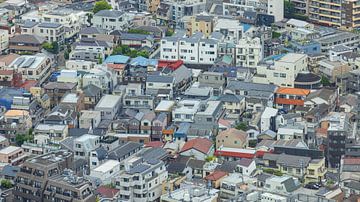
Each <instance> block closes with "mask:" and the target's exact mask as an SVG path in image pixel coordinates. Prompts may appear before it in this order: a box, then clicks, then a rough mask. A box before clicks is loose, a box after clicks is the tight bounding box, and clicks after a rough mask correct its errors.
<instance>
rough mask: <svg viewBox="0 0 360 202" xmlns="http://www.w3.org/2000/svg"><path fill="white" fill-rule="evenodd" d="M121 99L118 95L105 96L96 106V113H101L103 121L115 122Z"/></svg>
mask: <svg viewBox="0 0 360 202" xmlns="http://www.w3.org/2000/svg"><path fill="white" fill-rule="evenodd" d="M120 105H121V97H120V96H117V95H104V96H103V97H102V98H101V100H100V101H99V102H98V103H97V105H96V106H95V110H96V111H100V112H101V119H102V120H104V119H105V120H113V119H114V118H115V116H116V115H117V113H118V112H119V109H120Z"/></svg>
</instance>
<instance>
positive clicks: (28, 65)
mask: <svg viewBox="0 0 360 202" xmlns="http://www.w3.org/2000/svg"><path fill="white" fill-rule="evenodd" d="M51 65H52V62H51V59H50V58H49V57H47V56H45V55H41V54H39V55H23V56H21V57H18V58H16V59H15V60H14V61H13V62H12V63H11V64H10V65H9V67H8V68H9V69H14V70H16V71H17V72H19V73H21V74H22V79H23V80H36V81H37V82H38V83H39V84H42V83H43V82H44V81H45V80H46V79H47V78H48V77H49V76H50V73H51V72H50V70H51Z"/></svg>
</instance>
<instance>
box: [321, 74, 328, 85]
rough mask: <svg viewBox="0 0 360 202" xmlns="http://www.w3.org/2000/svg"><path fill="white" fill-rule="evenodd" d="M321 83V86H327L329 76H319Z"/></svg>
mask: <svg viewBox="0 0 360 202" xmlns="http://www.w3.org/2000/svg"><path fill="white" fill-rule="evenodd" d="M320 82H321V84H322V85H323V86H328V85H330V80H329V78H327V77H326V76H324V75H323V76H321V81H320Z"/></svg>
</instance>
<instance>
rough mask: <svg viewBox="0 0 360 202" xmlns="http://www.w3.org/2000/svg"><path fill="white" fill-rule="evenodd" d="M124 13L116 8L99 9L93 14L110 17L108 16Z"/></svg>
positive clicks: (113, 16)
mask: <svg viewBox="0 0 360 202" xmlns="http://www.w3.org/2000/svg"><path fill="white" fill-rule="evenodd" d="M123 14H124V12H122V11H116V10H101V11H99V12H97V13H96V14H95V15H94V16H101V17H110V18H117V17H120V16H122V15H123Z"/></svg>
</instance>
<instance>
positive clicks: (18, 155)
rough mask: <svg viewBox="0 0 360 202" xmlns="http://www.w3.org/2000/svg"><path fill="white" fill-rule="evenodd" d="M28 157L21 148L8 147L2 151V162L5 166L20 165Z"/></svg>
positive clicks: (0, 152)
mask: <svg viewBox="0 0 360 202" xmlns="http://www.w3.org/2000/svg"><path fill="white" fill-rule="evenodd" d="M25 157H26V155H25V153H24V150H23V149H22V148H21V147H15V146H8V147H5V148H3V149H1V150H0V162H1V163H3V164H4V165H6V164H10V165H18V164H19V163H21V162H22V161H23V160H24V158H25Z"/></svg>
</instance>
